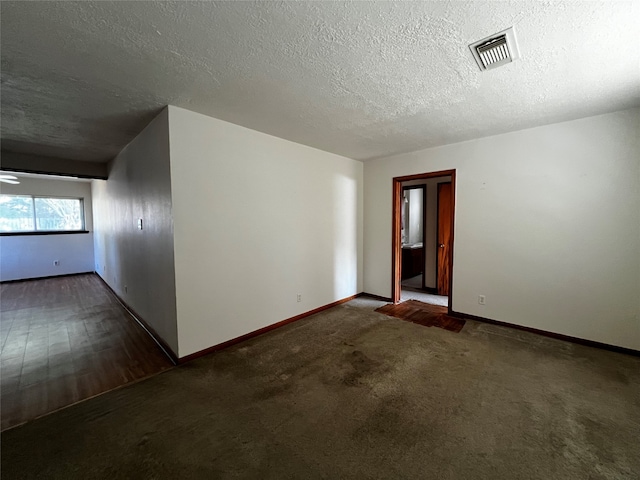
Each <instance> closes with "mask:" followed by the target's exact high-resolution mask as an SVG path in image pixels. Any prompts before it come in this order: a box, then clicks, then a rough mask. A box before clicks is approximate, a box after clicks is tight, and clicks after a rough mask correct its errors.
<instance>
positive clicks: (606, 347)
mask: <svg viewBox="0 0 640 480" xmlns="http://www.w3.org/2000/svg"><path fill="white" fill-rule="evenodd" d="M449 315H451V316H452V317H457V318H464V319H466V320H475V321H476V322H482V323H489V324H491V325H499V326H501V327H508V328H513V329H515V330H522V331H523V332H529V333H535V334H537V335H542V336H544V337H549V338H555V339H556V340H562V341H565V342H571V343H577V344H578V345H585V346H587V347H594V348H600V349H603V350H609V351H612V352H617V353H624V354H626V355H633V356H636V357H640V350H634V349H632V348H626V347H618V346H617V345H610V344H608V343H602V342H596V341H595V340H587V339H585V338H578V337H572V336H570V335H563V334H562V333H554V332H549V331H547V330H539V329H537V328H532V327H525V326H523V325H516V324H515V323H508V322H501V321H499V320H492V319H490V318H485V317H478V316H476V315H471V314H469V313H461V312H454V311H450V312H449Z"/></svg>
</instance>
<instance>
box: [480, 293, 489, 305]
mask: <svg viewBox="0 0 640 480" xmlns="http://www.w3.org/2000/svg"><path fill="white" fill-rule="evenodd" d="M478 303H479V304H480V305H486V304H487V297H485V296H484V295H478Z"/></svg>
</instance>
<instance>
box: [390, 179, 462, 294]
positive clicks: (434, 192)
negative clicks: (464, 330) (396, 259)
mask: <svg viewBox="0 0 640 480" xmlns="http://www.w3.org/2000/svg"><path fill="white" fill-rule="evenodd" d="M450 182H451V176H442V177H434V178H423V179H417V180H410V181H406V182H402V200H401V214H402V220H401V241H402V252H401V261H402V274H401V301H405V300H409V299H414V300H420V301H422V302H425V303H429V304H432V305H441V306H448V291H445V290H442V288H440V291H439V288H438V255H439V252H438V250H439V249H440V243H439V241H438V233H439V232H438V221H439V214H438V207H439V202H438V193H439V190H441V188H442V187H441V186H439V185H443V184H449V185H450ZM441 233H442V232H441ZM440 253H441V252H440Z"/></svg>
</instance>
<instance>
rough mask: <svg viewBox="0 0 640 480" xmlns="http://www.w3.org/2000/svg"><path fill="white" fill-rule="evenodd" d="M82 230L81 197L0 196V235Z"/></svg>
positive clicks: (82, 208)
mask: <svg viewBox="0 0 640 480" xmlns="http://www.w3.org/2000/svg"><path fill="white" fill-rule="evenodd" d="M75 231H78V232H81V231H84V206H83V201H82V198H61V197H36V196H33V195H0V232H3V233H21V232H24V233H26V232H43V233H44V232H75Z"/></svg>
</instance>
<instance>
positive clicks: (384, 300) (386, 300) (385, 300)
mask: <svg viewBox="0 0 640 480" xmlns="http://www.w3.org/2000/svg"><path fill="white" fill-rule="evenodd" d="M360 296H361V297H368V298H372V299H373V300H380V301H381V302H391V299H390V298H389V297H383V296H382V295H374V294H373V293H367V292H363V293H361V294H360Z"/></svg>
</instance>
